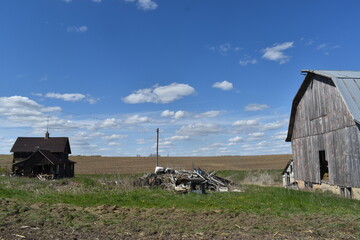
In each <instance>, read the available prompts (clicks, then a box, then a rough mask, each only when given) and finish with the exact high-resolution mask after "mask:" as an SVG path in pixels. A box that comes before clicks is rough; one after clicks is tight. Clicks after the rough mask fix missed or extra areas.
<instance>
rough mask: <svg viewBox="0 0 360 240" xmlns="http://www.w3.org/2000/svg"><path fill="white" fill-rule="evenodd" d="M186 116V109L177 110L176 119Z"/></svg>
mask: <svg viewBox="0 0 360 240" xmlns="http://www.w3.org/2000/svg"><path fill="white" fill-rule="evenodd" d="M185 116H186V112H185V111H177V112H176V113H175V115H174V118H175V119H180V118H183V117H185Z"/></svg>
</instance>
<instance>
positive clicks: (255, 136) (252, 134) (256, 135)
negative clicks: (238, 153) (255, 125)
mask: <svg viewBox="0 0 360 240" xmlns="http://www.w3.org/2000/svg"><path fill="white" fill-rule="evenodd" d="M264 135H265V133H263V132H254V133H249V136H250V137H253V138H259V137H263V136H264Z"/></svg>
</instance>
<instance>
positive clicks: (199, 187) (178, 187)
mask: <svg viewBox="0 0 360 240" xmlns="http://www.w3.org/2000/svg"><path fill="white" fill-rule="evenodd" d="M136 185H138V186H146V187H161V188H163V189H168V190H175V191H176V192H181V193H187V192H197V193H205V191H206V190H208V191H219V192H227V191H239V190H237V189H234V187H235V185H234V184H233V183H232V182H231V181H230V180H228V179H225V178H222V177H219V176H216V175H215V172H211V173H208V172H206V171H204V170H201V169H200V168H194V169H193V171H187V170H173V169H164V171H156V173H150V174H146V175H144V176H143V177H141V178H140V179H139V180H138V181H137V182H136Z"/></svg>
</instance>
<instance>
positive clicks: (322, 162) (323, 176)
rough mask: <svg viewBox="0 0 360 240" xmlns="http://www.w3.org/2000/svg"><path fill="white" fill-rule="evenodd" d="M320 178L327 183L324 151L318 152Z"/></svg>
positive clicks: (327, 174)
mask: <svg viewBox="0 0 360 240" xmlns="http://www.w3.org/2000/svg"><path fill="white" fill-rule="evenodd" d="M319 161H320V178H321V180H323V181H329V166H328V165H329V163H328V161H327V160H326V158H325V151H324V150H323V151H319Z"/></svg>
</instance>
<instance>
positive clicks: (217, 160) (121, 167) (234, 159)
mask: <svg viewBox="0 0 360 240" xmlns="http://www.w3.org/2000/svg"><path fill="white" fill-rule="evenodd" d="M290 158H291V155H288V154H284V155H260V156H221V157H160V158H159V165H160V166H164V167H171V168H175V169H192V166H193V165H194V166H195V167H200V168H202V169H204V170H263V169H283V168H284V167H285V165H286V163H287V162H288V161H289V159H290ZM11 159H12V156H11V155H0V169H1V168H10V165H11ZM70 159H71V160H73V161H75V162H76V164H75V174H123V173H144V172H152V171H154V168H155V163H156V158H155V157H100V156H70Z"/></svg>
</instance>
